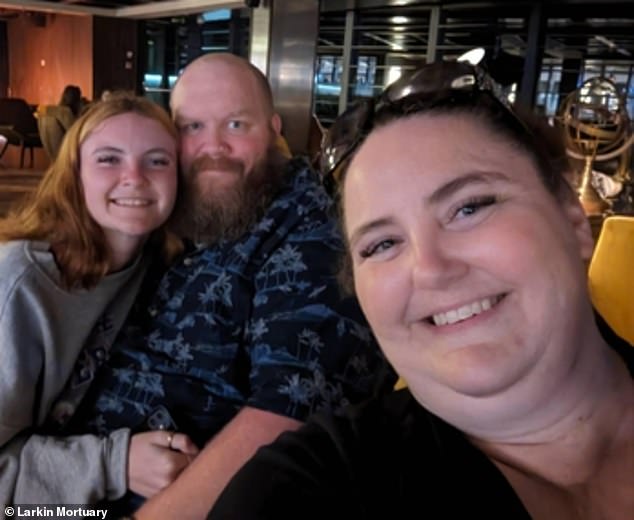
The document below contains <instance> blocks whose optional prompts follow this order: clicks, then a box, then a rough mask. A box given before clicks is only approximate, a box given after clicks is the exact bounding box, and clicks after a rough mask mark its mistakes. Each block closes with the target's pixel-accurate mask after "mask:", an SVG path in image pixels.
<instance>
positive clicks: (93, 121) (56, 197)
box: [0, 93, 178, 289]
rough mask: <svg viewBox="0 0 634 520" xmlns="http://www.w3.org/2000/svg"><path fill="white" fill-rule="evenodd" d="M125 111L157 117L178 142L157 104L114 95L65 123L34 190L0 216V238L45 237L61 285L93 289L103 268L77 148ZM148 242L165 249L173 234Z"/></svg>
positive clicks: (102, 241) (100, 239) (101, 241)
mask: <svg viewBox="0 0 634 520" xmlns="http://www.w3.org/2000/svg"><path fill="white" fill-rule="evenodd" d="M129 112H131V113H134V114H138V115H141V116H143V117H147V118H149V119H153V120H155V121H157V122H158V123H159V124H160V125H161V126H162V127H163V128H164V129H165V130H166V131H167V132H168V133H169V135H171V136H172V137H173V138H174V140H175V141H176V142H178V140H177V139H178V133H177V131H176V128H175V126H174V124H173V123H172V120H171V119H170V117H169V115H168V114H167V112H165V110H163V108H161V107H160V106H159V105H157V104H155V103H153V102H151V101H149V100H147V99H145V98H142V97H136V96H133V95H130V94H125V93H117V94H115V95H113V97H112V98H110V99H109V100H108V101H101V102H98V103H96V104H95V105H93V106H91V107H90V108H89V109H88V110H87V111H86V112H85V113H84V114H83V115H82V116H81V117H80V118H79V119H78V120H77V121H76V122H75V123H74V124H73V125H72V126H71V128H70V129H69V130H68V132H67V133H66V135H65V136H64V140H63V142H62V146H61V148H60V151H59V154H58V156H57V158H56V159H55V162H53V164H52V165H51V166H50V167H49V169H48V170H47V171H46V173H45V174H44V177H43V178H42V181H41V182H40V184H39V186H38V188H37V189H36V190H35V191H34V192H32V193H31V194H30V195H29V196H27V197H26V198H25V199H24V200H23V201H22V203H21V204H20V205H19V206H18V207H16V208H15V209H14V210H13V211H12V212H10V214H9V215H8V216H7V218H5V219H3V220H0V241H2V242H4V241H8V240H45V241H47V242H49V243H50V244H51V248H52V250H53V251H54V253H55V259H56V261H57V265H58V266H59V269H60V271H61V275H62V283H63V285H64V286H65V287H66V288H69V289H70V288H75V287H78V286H80V287H84V288H90V287H94V286H95V285H96V284H97V283H98V282H99V281H100V280H101V279H102V278H103V277H104V276H105V275H106V274H107V272H108V270H109V265H110V260H111V259H110V253H109V249H108V245H107V243H106V238H105V235H104V232H103V230H102V229H101V226H99V224H97V222H95V220H94V219H93V218H92V217H91V216H90V214H89V212H88V208H87V207H86V202H85V199H84V193H83V187H82V183H81V181H80V178H79V173H80V169H81V164H80V148H81V145H82V143H83V142H84V140H85V139H86V138H87V137H88V136H89V135H90V133H91V132H92V131H93V130H94V129H95V128H96V127H97V126H98V125H100V124H101V123H102V122H103V121H105V120H107V119H109V118H111V117H114V116H117V115H120V114H125V113H129ZM149 242H150V243H151V244H153V245H160V246H161V247H163V249H164V251H165V252H171V251H172V250H173V248H174V247H177V246H176V245H175V244H176V243H177V241H176V239H175V237H174V236H170V235H169V234H168V233H167V232H166V231H165V229H164V227H161V228H159V229H158V230H155V231H154V232H153V233H152V235H151V238H150V241H149Z"/></svg>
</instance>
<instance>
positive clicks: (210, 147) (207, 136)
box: [199, 126, 231, 157]
mask: <svg viewBox="0 0 634 520" xmlns="http://www.w3.org/2000/svg"><path fill="white" fill-rule="evenodd" d="M205 130H206V131H205V132H203V134H202V135H201V136H200V148H199V149H200V151H203V152H204V153H206V154H207V155H210V156H211V157H215V156H219V155H220V156H222V155H229V152H230V151H231V147H230V145H229V141H228V140H227V136H226V134H225V132H223V130H222V129H221V128H217V127H215V126H208V127H206V128H205Z"/></svg>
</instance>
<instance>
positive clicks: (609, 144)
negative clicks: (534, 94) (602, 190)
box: [558, 77, 632, 216]
mask: <svg viewBox="0 0 634 520" xmlns="http://www.w3.org/2000/svg"><path fill="white" fill-rule="evenodd" d="M558 120H559V122H560V123H561V124H562V126H563V130H564V139H565V142H566V149H567V153H568V154H569V155H570V156H571V157H573V158H574V159H579V160H582V161H584V168H583V171H582V172H581V174H580V176H579V180H578V182H577V189H578V194H579V198H580V200H581V204H582V205H583V207H584V210H585V211H586V214H587V215H588V216H602V215H603V214H604V213H605V212H606V211H607V210H608V209H609V208H610V205H609V204H608V202H607V201H606V200H604V199H603V198H601V196H600V195H599V194H598V193H597V191H596V189H595V188H594V187H593V182H592V175H593V174H592V172H593V168H592V167H593V164H594V163H596V162H600V161H609V160H613V159H615V158H618V159H619V165H618V167H617V171H616V172H615V173H614V180H615V181H618V182H629V173H628V168H629V157H630V153H631V148H632V132H631V128H630V119H629V117H628V113H627V108H626V105H625V101H624V99H623V97H622V96H621V95H620V94H619V92H618V89H617V87H616V85H615V84H614V83H613V82H612V81H610V80H609V79H607V78H603V77H595V78H591V79H589V80H587V81H585V82H584V83H583V84H582V85H581V87H579V88H578V89H576V90H574V91H573V92H571V93H570V94H568V96H567V97H566V98H565V99H564V102H563V103H562V105H561V108H560V111H559V116H558Z"/></svg>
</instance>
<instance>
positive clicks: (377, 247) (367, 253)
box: [359, 238, 396, 258]
mask: <svg viewBox="0 0 634 520" xmlns="http://www.w3.org/2000/svg"><path fill="white" fill-rule="evenodd" d="M394 244H396V240H394V239H391V238H388V239H385V240H381V241H380V242H375V243H373V244H371V245H370V246H368V247H366V248H365V249H362V250H361V252H360V253H359V255H360V256H361V258H370V257H371V256H374V255H375V254H377V253H381V252H383V251H387V250H388V249H390V248H391V247H393V246H394Z"/></svg>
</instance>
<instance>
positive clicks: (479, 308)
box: [432, 296, 499, 325]
mask: <svg viewBox="0 0 634 520" xmlns="http://www.w3.org/2000/svg"><path fill="white" fill-rule="evenodd" d="M498 301H499V298H498V297H497V296H495V297H492V298H484V299H483V300H480V301H477V302H473V303H469V304H467V305H463V306H462V307H460V308H458V309H452V310H450V311H447V312H442V313H439V314H434V315H433V316H432V319H433V321H434V325H451V324H452V323H456V322H458V321H462V320H466V319H467V318H471V317H472V316H475V315H476V314H480V313H481V312H483V311H488V310H489V309H490V308H491V307H493V306H494V305H495V304H496V303H497V302H498Z"/></svg>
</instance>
